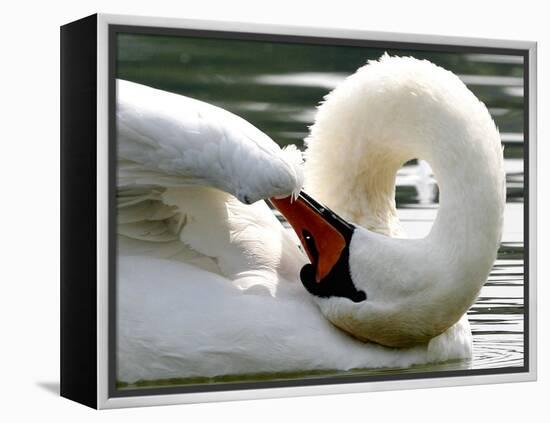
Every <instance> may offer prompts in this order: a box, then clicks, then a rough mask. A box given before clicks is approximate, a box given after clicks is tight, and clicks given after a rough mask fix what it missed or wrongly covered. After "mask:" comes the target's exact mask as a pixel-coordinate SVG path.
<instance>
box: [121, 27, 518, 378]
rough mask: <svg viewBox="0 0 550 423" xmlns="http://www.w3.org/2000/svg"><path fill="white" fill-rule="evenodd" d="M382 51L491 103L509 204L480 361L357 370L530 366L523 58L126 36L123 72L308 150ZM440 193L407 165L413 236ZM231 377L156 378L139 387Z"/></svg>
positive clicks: (402, 202)
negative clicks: (418, 62)
mask: <svg viewBox="0 0 550 423" xmlns="http://www.w3.org/2000/svg"><path fill="white" fill-rule="evenodd" d="M384 51H388V53H390V54H395V55H407V56H411V55H412V56H414V57H416V58H420V59H428V60H430V61H432V62H434V63H436V64H438V65H440V66H443V67H444V68H446V69H448V70H451V71H453V72H454V73H455V74H457V75H458V76H459V77H460V78H461V79H462V80H463V81H464V82H465V83H466V84H467V85H468V87H469V88H470V89H471V90H472V91H473V92H474V94H476V96H477V97H478V98H479V99H480V100H481V101H483V102H484V103H485V104H486V105H487V107H488V108H489V111H490V113H491V115H492V116H493V119H494V120H495V122H496V123H497V126H498V127H499V129H500V132H501V138H502V142H503V147H504V156H505V169H506V183H507V204H506V210H505V219H504V235H503V239H502V244H501V248H500V250H499V255H498V260H497V262H496V263H495V265H494V267H493V269H492V272H491V275H490V277H489V280H488V282H487V283H486V284H485V286H484V287H483V289H482V291H481V294H480V297H479V299H478V300H477V301H476V303H475V304H474V305H473V306H472V307H471V309H470V310H469V312H468V317H469V320H470V324H471V326H472V332H473V334H474V355H473V358H472V359H471V360H468V361H460V362H453V363H444V364H439V365H429V366H415V367H413V368H411V369H407V370H403V369H399V370H396V369H382V370H380V369H376V370H360V371H357V372H359V373H361V374H391V373H396V372H426V371H435V370H457V369H487V368H497V367H516V366H523V358H524V357H523V352H524V318H523V316H524V301H523V299H524V295H523V294H524V285H523V282H524V269H523V263H524V262H523V252H524V250H523V246H524V242H523V241H524V237H523V200H524V198H523V193H524V187H523V181H524V169H523V159H522V157H523V123H524V122H523V116H524V115H523V112H524V109H523V108H524V97H523V61H522V58H521V57H519V56H504V55H487V54H457V53H437V52H425V51H412V50H408V51H403V50H394V49H388V50H383V49H372V48H363V47H343V46H320V45H313V44H292V43H278V44H277V43H268V42H260V41H244V40H230V41H223V40H217V39H201V38H190V37H187V38H184V37H167V36H156V35H131V34H124V35H119V36H118V52H119V54H118V61H117V76H118V77H119V78H123V79H128V80H131V81H135V82H139V83H142V84H146V85H149V86H153V87H156V88H161V89H164V90H168V91H173V92H176V93H180V94H184V95H187V96H190V97H194V98H198V99H200V100H203V101H206V102H209V103H212V104H215V105H218V106H220V107H223V108H225V109H227V110H230V111H232V112H233V113H236V114H238V115H240V116H242V117H243V118H245V119H247V120H248V121H250V122H251V123H253V124H254V125H255V126H257V127H258V128H260V129H261V130H263V131H264V132H266V133H267V134H268V135H270V136H271V137H272V138H273V139H274V140H275V141H276V142H278V143H279V144H280V145H286V144H289V143H292V144H296V145H297V146H299V147H300V148H303V139H304V138H305V137H306V135H307V131H308V126H309V125H311V124H312V123H313V119H314V113H315V106H316V105H317V104H318V102H319V101H320V100H321V99H322V98H323V96H324V95H325V94H327V93H328V92H329V91H330V90H331V89H332V88H333V87H334V86H335V85H336V84H337V83H338V82H339V81H341V80H342V79H343V78H345V77H346V76H347V75H349V74H351V73H353V72H354V71H355V70H356V69H357V68H358V67H360V66H361V65H363V64H364V63H365V62H366V61H367V60H369V59H377V58H378V57H380V56H381V55H382V54H383V53H384ZM437 197H438V196H437V187H436V185H435V181H434V180H433V178H432V177H431V175H430V171H429V168H428V169H427V170H426V169H425V168H423V167H422V165H421V166H419V165H418V164H417V163H416V162H412V163H410V164H409V165H408V166H405V167H404V168H403V169H402V170H401V171H400V173H399V174H398V177H397V189H396V200H397V205H398V213H399V215H400V218H401V220H402V222H403V225H404V228H405V230H406V231H407V232H408V234H409V236H411V237H420V236H424V235H425V234H427V232H428V231H429V229H430V227H431V223H432V222H433V220H434V218H435V216H436V213H437V200H438V198H437ZM357 372H355V371H354V372H353V373H357ZM341 373H346V372H340V373H339V374H341ZM347 373H349V372H347ZM324 374H325V373H324ZM326 374H331V375H333V374H334V372H327V373H326ZM308 376H309V377H314V376H317V377H318V376H319V374H318V373H315V374H309V373H303V374H289V375H251V378H252V380H265V379H266V378H268V379H269V378H303V377H308ZM239 378H240V379H239V380H242V378H241V377H239ZM226 379H227V380H226ZM230 379H231V378H229V379H228V378H227V377H226V378H220V379H219V380H217V379H214V380H211V379H205V380H187V381H185V380H174V381H157V382H152V383H145V384H141V385H144V386H151V385H155V386H156V385H157V384H172V385H173V384H182V383H184V384H186V383H202V382H224V381H230Z"/></svg>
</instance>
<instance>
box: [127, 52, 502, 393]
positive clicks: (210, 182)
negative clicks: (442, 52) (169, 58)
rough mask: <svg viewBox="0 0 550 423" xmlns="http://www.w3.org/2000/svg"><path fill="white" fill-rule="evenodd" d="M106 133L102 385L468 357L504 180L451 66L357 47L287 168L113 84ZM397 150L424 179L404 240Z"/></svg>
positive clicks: (219, 129)
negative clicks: (428, 188)
mask: <svg viewBox="0 0 550 423" xmlns="http://www.w3.org/2000/svg"><path fill="white" fill-rule="evenodd" d="M117 137H118V138H117V140H118V142H117V143H118V161H119V163H118V175H117V187H118V195H117V202H118V218H117V219H118V233H119V236H118V258H117V379H118V380H119V381H122V382H127V383H135V382H136V381H140V380H153V379H170V378H192V377H213V376H222V375H239V374H242V375H245V374H257V373H270V372H293V371H304V370H349V369H357V368H380V367H408V366H411V365H414V364H421V363H428V362H441V361H446V360H453V359H463V358H469V357H471V353H472V345H471V344H472V338H471V332H470V328H469V324H468V320H467V318H466V315H465V313H466V311H467V310H468V308H469V307H470V306H471V304H472V303H473V302H474V301H475V299H476V297H477V295H478V293H479V291H480V289H481V287H482V285H483V284H484V283H485V281H486V279H487V277H488V274H489V272H490V269H491V267H492V265H493V263H494V260H495V259H496V253H497V249H498V246H499V243H500V237H501V232H502V223H503V209H504V202H505V182H504V181H505V178H504V171H503V157H502V148H501V144H500V137H499V134H498V130H497V128H496V126H495V124H494V122H493V121H492V119H491V117H490V115H489V113H488V111H487V108H486V107H485V106H484V105H483V104H482V103H481V102H480V101H479V100H478V99H477V98H476V97H475V96H474V95H473V94H472V93H471V92H470V91H469V90H468V89H467V88H466V86H465V85H464V84H463V83H462V82H461V81H460V80H459V78H458V77H456V76H455V75H454V74H452V73H451V72H449V71H446V70H444V69H442V68H440V67H438V66H436V65H434V64H432V63H430V62H428V61H421V60H417V59H414V58H412V57H391V56H389V55H384V56H382V57H381V58H380V59H379V60H377V61H369V62H368V63H367V64H366V65H364V66H363V67H361V68H360V69H359V70H357V72H356V73H354V74H353V75H351V76H349V77H348V78H347V79H345V80H344V81H343V82H341V83H340V84H339V85H338V86H337V87H336V88H335V89H334V90H333V91H332V92H331V93H329V94H328V95H327V96H326V97H325V99H324V101H323V102H322V104H321V105H320V106H319V107H318V111H317V114H316V118H315V123H314V124H313V126H312V127H311V128H310V135H309V136H308V137H307V139H306V145H307V149H306V152H305V163H304V164H303V165H302V163H301V162H302V158H301V156H300V153H299V152H298V151H297V150H296V149H295V148H292V147H290V148H287V149H284V150H281V149H280V148H278V147H277V146H276V144H275V143H274V142H273V141H272V140H271V139H269V137H267V135H265V134H263V133H262V132H261V131H259V130H258V129H256V128H254V127H253V126H252V125H250V124H249V123H248V122H246V121H244V120H242V119H241V118H239V117H237V116H235V115H233V114H231V113H229V112H227V111H225V110H222V109H219V108H217V107H215V106H212V105H208V104H206V103H202V102H199V101H197V100H193V99H189V98H187V97H184V96H179V95H176V94H171V93H166V92H163V91H160V90H155V89H153V88H150V87H146V86H142V85H139V84H135V83H131V82H128V81H121V80H119V81H118V82H117ZM414 158H417V159H422V160H425V161H426V162H427V163H428V164H429V165H430V166H431V169H432V170H433V174H434V176H435V178H436V180H437V183H438V186H439V190H440V206H439V210H438V214H437V218H436V220H435V222H434V223H433V226H432V228H431V231H430V233H429V234H428V235H427V236H426V237H425V238H422V239H408V238H406V237H405V234H404V232H403V230H402V228H401V227H400V224H399V220H398V218H397V213H396V209H395V192H394V190H395V177H396V173H397V171H398V170H399V168H400V167H401V166H402V165H403V164H404V163H406V162H407V161H409V160H411V159H414ZM302 186H303V188H304V190H303V191H302V190H301V189H302ZM268 198H269V199H270V201H271V202H272V203H273V205H274V206H275V207H276V208H277V209H279V211H280V212H281V213H282V214H283V215H284V216H285V218H286V219H287V220H288V222H289V223H290V225H291V226H292V228H293V229H294V231H295V233H296V236H294V235H293V234H292V233H291V232H290V231H288V230H286V229H284V228H283V226H282V225H281V224H280V223H279V221H278V220H277V219H276V218H275V216H274V215H273V213H272V211H271V210H270V209H269V207H268V206H267V204H266V203H265V202H263V201H258V200H260V199H268ZM300 244H301V246H299V245H300Z"/></svg>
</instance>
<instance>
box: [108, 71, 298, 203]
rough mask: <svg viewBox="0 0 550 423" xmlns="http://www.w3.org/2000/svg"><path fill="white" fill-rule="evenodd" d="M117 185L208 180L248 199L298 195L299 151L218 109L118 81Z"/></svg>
mask: <svg viewBox="0 0 550 423" xmlns="http://www.w3.org/2000/svg"><path fill="white" fill-rule="evenodd" d="M117 147H118V152H117V153H118V160H119V163H118V186H119V187H131V186H136V185H138V186H143V185H147V186H151V185H152V186H155V185H156V186H163V187H167V186H185V185H203V186H211V187H215V188H218V189H220V190H222V191H225V192H228V193H230V194H232V195H234V196H235V197H237V198H238V199H239V200H241V201H242V202H244V203H253V202H256V201H258V200H260V199H262V198H263V199H265V198H269V197H274V196H287V195H290V194H293V193H297V192H299V190H300V189H301V186H302V181H303V177H302V170H301V161H302V160H301V154H300V152H299V151H298V150H296V148H295V147H291V148H287V149H284V150H281V149H280V148H279V146H278V145H277V144H276V143H275V142H274V141H273V140H271V139H270V138H269V137H268V136H267V135H266V134H264V133H263V132H261V131H260V130H258V129H257V128H255V127H254V126H252V125H251V124H250V123H248V122H247V121H245V120H244V119H241V118H240V117H238V116H236V115H234V114H232V113H230V112H228V111H226V110H223V109H221V108H219V107H216V106H213V105H210V104H207V103H204V102H201V101H198V100H195V99H192V98H188V97H185V96H181V95H177V94H173V93H168V92H165V91H161V90H156V89H153V88H150V87H147V86H144V85H140V84H136V83H133V82H129V81H123V80H118V81H117Z"/></svg>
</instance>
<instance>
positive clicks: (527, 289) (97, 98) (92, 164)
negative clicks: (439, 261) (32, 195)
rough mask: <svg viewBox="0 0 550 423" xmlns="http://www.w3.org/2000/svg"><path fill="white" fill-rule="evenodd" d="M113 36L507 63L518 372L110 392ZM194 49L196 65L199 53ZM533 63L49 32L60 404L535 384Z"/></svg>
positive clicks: (509, 49)
mask: <svg viewBox="0 0 550 423" xmlns="http://www.w3.org/2000/svg"><path fill="white" fill-rule="evenodd" d="M121 34H122V35H124V34H133V35H138V36H143V37H147V36H152V37H154V36H164V37H174V38H178V37H179V38H186V37H187V38H195V39H199V40H205V39H206V40H235V41H237V40H239V41H258V42H264V43H272V44H274V45H277V44H288V45H318V46H332V47H334V48H335V49H336V50H338V48H345V47H357V48H371V49H378V50H381V51H384V50H391V51H393V50H400V51H409V52H419V51H420V52H432V53H449V54H457V55H458V54H470V55H477V56H476V57H478V58H479V57H480V56H485V57H486V58H487V57H488V56H489V57H493V58H496V59H495V60H497V62H498V60H503V58H506V57H514V58H518V60H520V61H519V63H520V65H518V66H519V67H520V68H521V70H522V74H521V76H519V77H518V76H516V79H515V81H516V83H517V84H516V86H515V90H516V97H517V98H519V100H517V101H518V103H517V104H520V106H517V108H518V110H519V112H518V113H519V114H517V115H515V116H516V117H518V116H519V117H518V119H520V120H521V131H520V132H519V133H515V138H514V136H509V140H511V141H509V144H511V145H514V148H518V149H520V150H518V151H521V153H517V154H519V155H518V156H517V157H516V156H514V157H515V158H516V159H518V160H519V161H520V162H521V166H522V167H521V172H520V173H521V177H522V179H521V183H520V184H519V185H518V187H519V188H517V190H519V191H520V194H518V195H519V198H520V200H518V201H519V202H520V203H521V204H522V211H521V216H522V219H523V220H522V222H521V225H520V226H521V233H522V239H521V242H522V244H521V253H520V254H521V260H522V263H521V266H522V273H521V275H520V279H521V282H522V284H521V288H518V289H521V292H522V296H521V304H520V305H516V306H517V307H516V308H521V312H518V313H519V314H521V321H520V322H519V323H517V324H518V325H519V326H521V328H522V331H521V340H520V341H519V342H520V344H521V348H520V349H521V354H520V355H521V361H522V363H523V365H521V366H518V365H517V363H516V365H514V366H513V367H507V366H506V365H502V366H500V367H499V366H496V367H492V366H487V367H486V368H469V369H459V370H457V369H453V370H439V371H437V370H433V371H417V372H394V373H381V374H368V375H366V374H354V375H347V374H337V375H334V374H331V375H325V374H321V375H320V376H313V377H312V376H307V377H298V378H274V379H269V378H268V379H261V380H256V381H251V380H244V381H239V380H236V381H235V380H231V381H229V382H220V381H215V382H211V383H191V384H186V385H181V384H179V385H178V384H175V385H173V386H169V385H168V386H167V385H162V386H154V385H151V386H145V387H136V386H134V387H130V388H128V387H125V386H122V385H121V384H120V383H118V381H117V374H118V373H117V355H116V354H117V352H116V348H115V346H116V345H117V324H116V308H117V302H116V298H117V267H116V263H117V236H116V234H117V209H116V199H117V155H118V154H119V153H118V151H117V143H116V139H117V128H116V123H117V118H116V107H117V106H116V101H117V99H116V79H117V78H118V77H120V75H119V73H118V72H119V71H120V69H121V67H122V65H121V61H120V57H119V56H117V55H118V54H120V50H119V48H120V46H119V45H118V44H117V37H118V36H119V35H121ZM203 51H204V55H205V57H206V58H208V57H209V56H208V54H209V53H208V50H203ZM536 54H537V53H536V43H534V42H529V41H511V40H490V39H475V38H458V37H439V36H434V35H416V34H415V35H413V34H397V33H379V32H370V31H355V30H344V29H342V30H334V29H326V28H305V27H303V28H301V27H287V26H274V25H259V24H252V23H246V24H243V23H235V22H215V21H197V20H186V19H171V18H152V17H139V16H122V15H107V14H95V15H92V16H89V17H86V18H83V19H81V20H78V21H75V22H72V23H69V24H67V25H65V26H63V27H61V395H62V396H64V397H66V398H69V399H72V400H74V401H77V402H80V403H82V404H85V405H87V406H90V407H92V408H119V407H132V406H143V405H165V404H180V403H195V402H210V401H226V400H241V399H251V398H275V397H287V396H299V395H317V394H319V395H320V394H331V393H345V392H367V391H380V390H392V389H416V388H426V387H443V386H459V385H471V384H486V383H501V382H521V381H530V380H535V379H536V374H537V371H536V366H537V356H536V306H537V305H536V236H537V233H536V183H537V182H536V157H537V155H536V149H537V143H536V97H537V86H536ZM184 59H185V58H184ZM182 60H183V59H182ZM186 60H187V59H186ZM517 63H518V62H516V64H517ZM518 80H519V82H518ZM466 82H467V81H466ZM501 82H502V81H501ZM473 84H474V85H475V81H474V82H473ZM467 85H468V83H467ZM519 91H521V93H520V94H517V93H518V92H519ZM488 96H489V94H488ZM319 101H321V98H319ZM494 108H495V109H499V107H496V106H495V107H494ZM501 109H503V107H500V109H499V110H501ZM501 112H502V110H501ZM497 113H498V111H497ZM252 123H253V124H254V123H255V122H252ZM302 126H304V128H305V127H306V124H304V123H303V122H302ZM518 134H519V135H518ZM512 135H513V134H512ZM506 145H507V144H506V143H505V146H506ZM518 146H519V147H518ZM505 158H506V156H505ZM516 182H517V181H516ZM485 323H486V322H485Z"/></svg>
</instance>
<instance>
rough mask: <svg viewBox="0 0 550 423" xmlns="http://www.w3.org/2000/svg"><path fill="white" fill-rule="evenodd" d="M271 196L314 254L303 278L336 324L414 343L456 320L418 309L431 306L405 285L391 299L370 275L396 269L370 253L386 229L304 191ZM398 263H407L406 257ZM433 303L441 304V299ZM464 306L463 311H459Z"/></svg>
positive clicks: (386, 341) (391, 342) (368, 336)
mask: <svg viewBox="0 0 550 423" xmlns="http://www.w3.org/2000/svg"><path fill="white" fill-rule="evenodd" d="M271 201H272V203H273V204H274V206H275V207H276V208H277V209H278V210H279V211H280V212H281V213H282V214H283V215H284V216H285V218H286V219H287V220H288V222H289V223H290V224H291V225H292V227H293V229H294V231H295V232H296V233H297V235H298V237H299V239H300V241H301V243H302V246H303V248H304V250H305V252H306V253H307V255H308V257H309V259H310V262H311V263H308V264H306V265H305V266H304V267H303V268H302V270H301V272H300V279H301V281H302V284H303V285H304V287H305V288H306V290H307V291H308V292H309V293H310V294H311V295H312V296H313V298H314V300H315V302H316V303H317V304H318V306H319V308H320V310H321V312H322V313H323V315H324V316H325V317H326V318H327V319H328V320H329V321H330V322H331V323H333V324H334V325H335V326H337V327H339V328H340V329H342V330H344V331H346V332H348V333H349V334H350V335H352V336H354V337H355V338H358V339H360V340H363V341H374V342H377V343H379V344H382V345H386V346H389V347H408V346H412V345H415V344H419V343H426V342H428V341H429V340H430V339H431V338H432V337H434V336H436V335H438V334H439V333H442V332H443V331H444V330H445V329H446V328H448V327H450V325H452V324H453V323H454V321H455V320H456V319H455V320H453V319H454V317H450V318H449V319H447V318H445V317H444V316H441V317H440V318H439V319H432V318H430V317H428V318H426V317H425V316H426V314H424V313H420V314H417V313H416V311H423V310H424V311H426V310H427V309H429V307H427V306H426V304H422V303H414V302H413V303H407V302H403V301H402V300H403V298H402V297H401V296H400V294H399V290H391V289H390V291H391V293H390V294H389V296H388V297H386V298H385V299H384V296H383V295H382V296H381V294H380V289H379V288H380V287H377V286H376V284H375V285H373V284H372V282H371V281H370V279H372V278H371V276H373V275H372V272H374V273H376V272H387V273H388V274H392V269H391V268H390V269H388V268H387V267H385V266H380V269H377V270H376V266H375V268H373V267H372V266H369V261H372V260H369V259H368V257H369V256H370V255H371V254H372V252H370V250H371V247H372V244H371V242H369V241H371V240H372V237H382V235H378V234H374V233H373V232H371V231H369V230H367V229H365V228H362V227H360V226H355V225H353V224H351V223H348V222H346V221H345V220H344V219H342V218H341V217H340V216H338V215H337V214H336V213H334V212H333V211H331V210H330V209H328V208H327V207H325V206H323V205H321V204H320V203H318V202H317V201H315V200H314V199H312V198H311V197H310V196H309V195H307V194H305V193H304V192H303V191H302V192H301V193H300V195H299V196H298V198H296V199H295V200H293V199H292V198H291V197H286V198H282V199H275V198H272V199H271ZM384 238H386V237H384ZM388 239H389V238H388ZM375 264H376V263H375ZM394 266H396V267H402V266H403V263H395V264H394ZM405 266H406V264H405ZM413 270H414V269H413ZM393 271H395V269H394V270H393ZM398 273H399V272H398ZM374 276H376V275H374ZM378 276H379V275H378ZM386 276H387V275H386ZM426 277H428V278H429V276H428V275H426ZM382 279H384V278H382ZM391 282H392V281H391V280H390V281H389V283H390V285H391ZM384 285H387V284H384ZM386 287H387V286H386ZM383 289H384V288H383ZM421 295H422V294H421ZM381 300H382V301H381ZM432 303H433V304H435V305H436V306H437V301H434V302H432ZM449 308H451V306H449ZM463 311H464V310H459V311H458V312H457V315H458V317H460V316H461V315H462V314H463ZM428 316H430V314H429V313H428Z"/></svg>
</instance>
